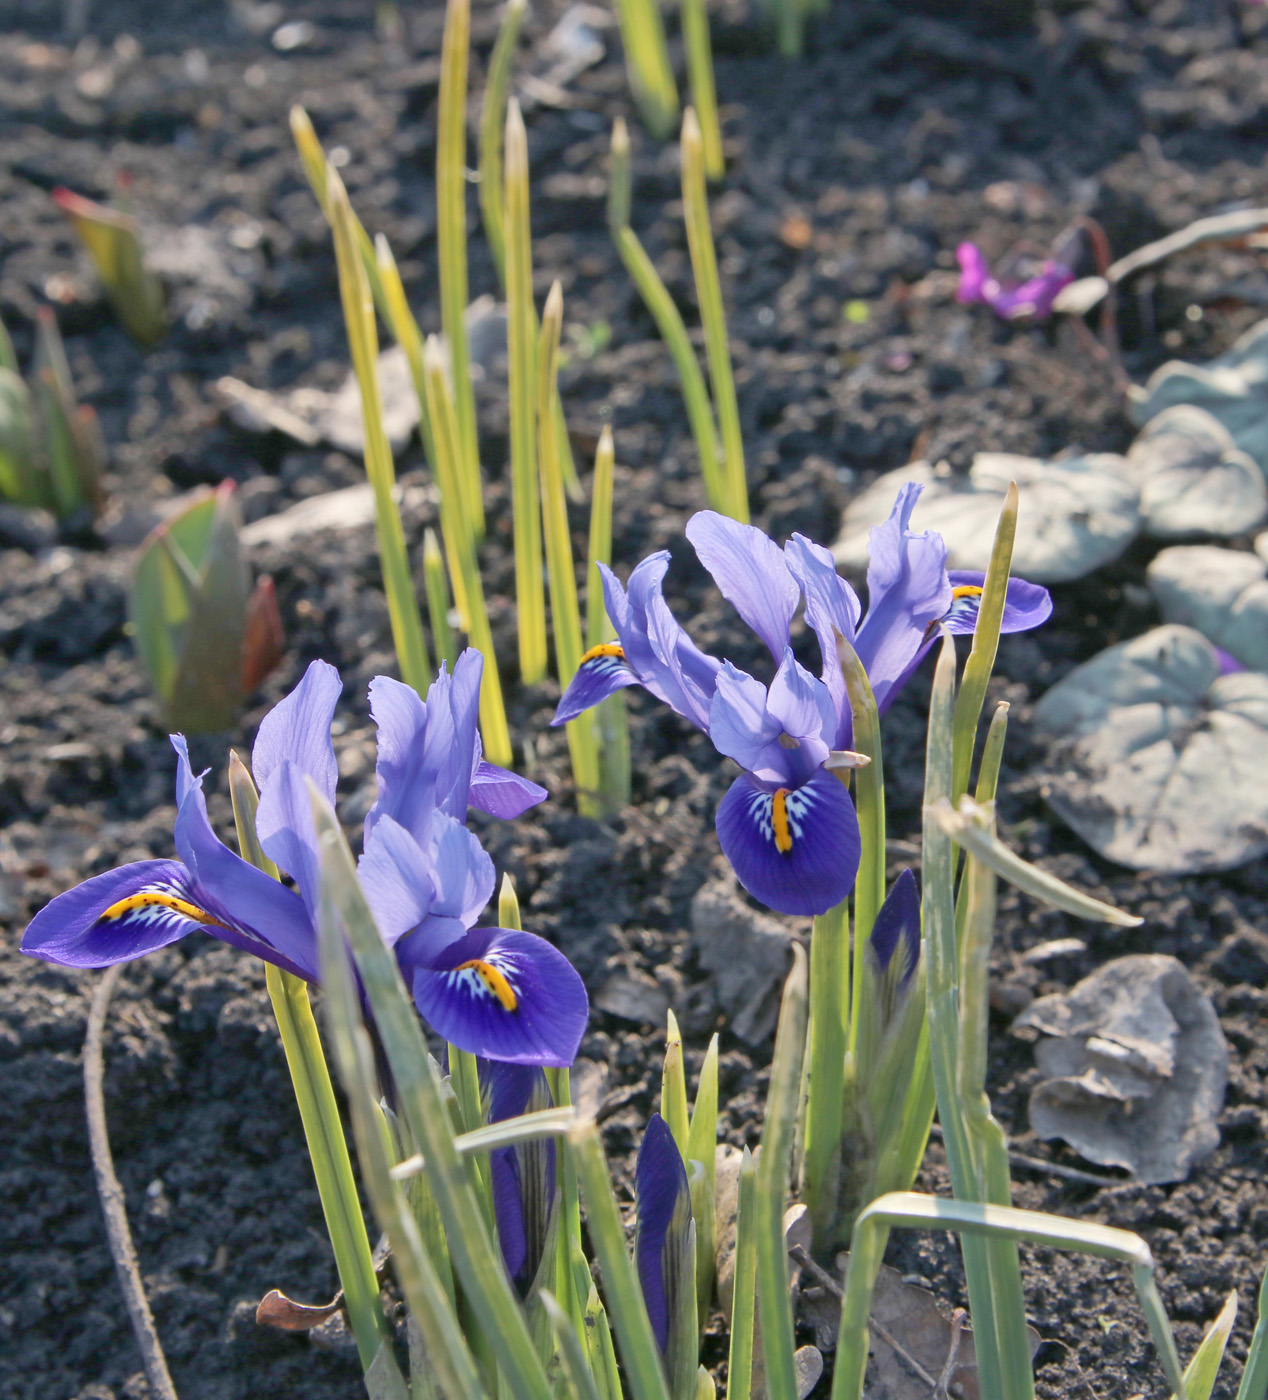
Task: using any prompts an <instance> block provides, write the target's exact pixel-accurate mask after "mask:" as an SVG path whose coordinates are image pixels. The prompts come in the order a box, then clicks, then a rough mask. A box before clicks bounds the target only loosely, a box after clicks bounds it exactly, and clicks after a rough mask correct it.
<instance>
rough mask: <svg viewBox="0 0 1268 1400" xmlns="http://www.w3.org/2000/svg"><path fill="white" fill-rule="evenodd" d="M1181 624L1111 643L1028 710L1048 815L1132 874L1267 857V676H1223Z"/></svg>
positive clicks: (1210, 653) (1197, 636)
mask: <svg viewBox="0 0 1268 1400" xmlns="http://www.w3.org/2000/svg"><path fill="white" fill-rule="evenodd" d="M1220 672H1221V666H1220V657H1219V655H1218V653H1217V652H1216V650H1215V648H1214V647H1213V646H1212V645H1211V643H1210V642H1209V641H1207V639H1206V638H1205V637H1203V636H1202V634H1201V633H1200V632H1196V631H1194V630H1193V629H1192V628H1190V627H1179V626H1175V625H1168V626H1165V627H1156V628H1154V630H1153V631H1151V632H1146V633H1145V635H1144V636H1142V637H1135V638H1133V639H1132V640H1131V641H1129V642H1121V643H1120V644H1119V645H1118V646H1114V647H1110V648H1109V649H1108V650H1107V651H1103V652H1102V653H1101V654H1100V655H1099V656H1096V657H1094V658H1093V659H1092V660H1091V661H1088V662H1086V663H1085V664H1084V665H1082V666H1079V667H1077V668H1076V669H1075V670H1074V671H1072V672H1071V673H1070V674H1069V675H1068V676H1066V677H1065V678H1064V679H1063V680H1061V681H1059V682H1058V683H1057V684H1056V685H1054V686H1053V687H1052V689H1051V690H1050V691H1048V693H1047V694H1046V695H1045V696H1044V697H1043V699H1042V700H1040V702H1039V704H1038V705H1037V706H1036V707H1035V715H1034V722H1035V727H1036V730H1037V731H1038V732H1039V733H1040V734H1041V735H1046V736H1047V737H1048V738H1050V739H1051V740H1052V741H1053V745H1052V751H1051V755H1050V760H1049V773H1048V776H1047V781H1046V783H1045V787H1044V795H1045V796H1046V797H1047V799H1048V802H1049V804H1050V805H1051V806H1052V808H1053V810H1054V811H1055V812H1056V813H1057V814H1058V815H1059V816H1060V817H1061V818H1062V819H1063V820H1064V821H1065V822H1067V823H1068V824H1069V825H1070V826H1071V827H1073V829H1074V830H1075V831H1076V832H1078V834H1079V835H1080V836H1081V837H1082V838H1083V839H1084V840H1085V841H1086V842H1087V843H1088V844H1089V845H1090V846H1092V847H1093V849H1094V850H1096V851H1097V852H1099V853H1100V854H1101V855H1103V856H1105V857H1107V858H1108V859H1109V860H1113V861H1117V862H1118V864H1120V865H1125V866H1128V867H1130V868H1131V869H1134V870H1157V871H1162V872H1166V873H1168V874H1188V873H1192V872H1195V871H1203V870H1228V869H1231V868H1232V867H1234V866H1238V865H1244V864H1245V863H1246V862H1247V861H1251V860H1254V859H1256V858H1258V857H1259V856H1262V855H1264V854H1265V853H1266V852H1268V676H1265V675H1261V674H1260V673H1259V672H1257V671H1240V672H1237V673H1236V674H1233V675H1221V673H1220Z"/></svg>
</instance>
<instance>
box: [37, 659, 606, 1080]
mask: <svg viewBox="0 0 1268 1400" xmlns="http://www.w3.org/2000/svg"><path fill="white" fill-rule="evenodd" d="M482 665H483V659H482V658H481V656H480V654H479V653H478V652H475V651H470V650H469V651H466V652H464V653H463V655H462V656H461V657H460V658H459V659H458V662H457V665H456V666H455V667H454V672H453V675H452V676H450V675H447V674H446V672H445V670H444V668H443V667H442V669H441V672H440V675H439V677H438V678H437V680H436V682H435V684H434V685H433V686H432V688H431V691H430V693H429V696H428V699H427V701H426V702H424V701H423V700H421V699H420V698H419V697H418V695H417V693H416V692H415V691H413V690H412V689H410V687H408V686H405V685H402V684H401V683H400V682H399V681H393V680H390V679H388V678H387V677H384V676H379V677H376V678H375V679H374V681H372V682H371V685H370V701H371V711H372V714H373V717H374V720H375V723H376V725H377V726H378V731H379V732H378V764H377V770H376V771H377V777H378V799H377V801H376V802H375V804H374V806H373V807H372V808H371V810H370V813H369V815H368V816H367V818H366V841H365V851H364V854H363V855H362V858H361V862H360V866H359V872H358V873H359V876H360V879H361V882H362V886H363V888H364V890H365V893H366V897H367V899H368V901H369V903H370V905H371V908H372V909H373V910H374V913H375V916H376V919H377V920H378V922H379V927H380V930H381V931H382V933H383V935H384V937H385V939H386V940H387V941H388V942H389V944H391V945H392V946H393V947H394V949H395V951H396V957H397V962H398V964H399V966H400V968H401V972H402V975H403V976H404V977H405V979H406V983H407V985H409V987H410V989H411V991H412V993H413V996H414V1000H415V1003H416V1004H417V1006H418V1009H419V1011H420V1012H421V1014H422V1015H423V1017H424V1019H425V1020H426V1021H427V1022H428V1023H429V1024H430V1025H431V1026H432V1028H433V1029H434V1030H435V1031H436V1032H437V1033H438V1034H439V1035H441V1036H443V1037H444V1038H445V1039H446V1040H448V1041H449V1042H451V1043H452V1044H454V1045H457V1046H459V1047H460V1048H461V1049H464V1050H469V1051H471V1052H472V1053H473V1054H477V1055H482V1056H484V1057H485V1058H487V1059H498V1060H510V1061H514V1062H517V1063H522V1064H544V1065H567V1064H571V1063H572V1060H573V1058H574V1057H575V1054H576V1050H577V1046H578V1044H579V1043H580V1040H581V1036H582V1034H583V1032H584V1029H585V1023H586V1017H587V1014H588V1004H587V998H586V992H585V988H584V986H583V985H582V982H581V979H580V978H579V977H578V975H577V973H576V971H575V969H574V968H573V967H572V965H571V964H570V963H569V962H568V960H567V959H566V958H565V957H564V956H563V954H562V953H560V952H558V951H557V950H556V949H554V948H552V947H551V945H550V944H549V943H547V942H546V941H545V940H544V939H541V938H537V937H535V936H534V935H533V934H529V933H520V932H518V931H516V930H510V929H498V928H476V927H473V925H474V923H475V920H476V917H477V916H478V915H479V914H480V912H481V911H482V910H483V908H484V906H485V905H486V904H487V903H488V900H489V898H490V896H491V895H492V893H493V881H494V876H493V863H492V861H491V860H490V859H489V857H488V855H487V854H486V853H485V852H484V850H483V849H482V848H481V846H480V843H479V841H478V840H477V839H476V837H475V836H474V835H473V834H472V833H471V832H470V831H468V830H467V827H466V825H465V822H466V817H467V809H468V806H469V805H470V806H475V807H479V808H480V809H481V810H483V811H486V812H490V813H492V814H493V815H495V816H499V817H514V816H518V815H519V814H520V813H522V812H524V811H526V810H527V809H528V808H529V807H531V806H533V805H534V804H535V803H537V802H540V801H542V800H543V799H544V798H545V796H546V792H545V789H543V788H541V787H538V785H537V784H536V783H531V782H529V781H528V780H527V779H524V778H520V777H517V776H516V775H515V774H514V773H509V772H507V771H506V770H505V769H501V768H497V767H495V766H494V765H493V764H490V763H486V762H484V760H483V759H482V758H481V750H480V738H479V734H478V732H477V729H476V711H477V705H478V698H479V689H480V672H481V669H482ZM341 692H342V684H341V682H340V680H339V675H338V672H337V671H336V670H335V669H334V667H333V666H329V665H327V664H326V663H325V662H322V661H314V662H313V663H312V664H311V665H310V666H309V668H308V670H307V671H306V672H305V674H304V677H303V679H302V680H301V681H300V683H299V685H298V686H296V688H295V689H294V690H293V691H292V692H291V693H290V695H288V696H287V697H286V698H285V699H284V700H283V701H282V702H281V703H280V704H278V705H277V706H275V707H274V708H273V709H272V710H271V711H270V712H269V713H268V715H266V716H265V718H264V721H263V722H262V724H261V725H260V730H259V734H258V736H257V738H256V741H255V748H254V750H253V751H252V757H251V765H252V769H253V773H254V777H255V781H256V783H257V785H258V786H259V789H260V804H259V810H258V812H257V814H256V831H257V834H258V836H259V838H260V844H261V846H262V847H263V849H264V851H265V853H266V854H267V855H268V856H269V857H270V859H272V860H273V861H274V862H276V864H277V865H278V866H279V867H280V868H281V869H282V870H283V871H285V872H286V873H287V874H288V875H290V876H291V877H292V879H293V881H294V883H295V889H294V890H291V889H288V888H287V887H286V886H284V885H281V884H279V883H278V882H277V881H276V880H273V879H271V878H270V877H269V876H268V875H266V874H265V873H264V872H263V871H261V870H257V869H256V868H255V867H254V866H253V865H250V864H249V863H248V862H246V861H244V860H242V859H241V858H240V857H239V856H237V855H235V854H234V852H232V851H231V850H230V849H229V848H228V847H227V846H225V845H224V843H223V842H221V841H220V839H219V838H218V837H217V836H216V834H215V832H214V831H213V830H212V827H211V823H210V821H209V820H208V817H207V807H206V802H205V799H204V797H203V792H202V775H200V776H198V777H195V776H194V773H193V770H192V769H191V767H190V764H189V754H188V751H187V749H186V745H185V740H184V738H183V737H182V736H180V735H173V736H172V745H173V747H174V748H175V749H176V755H177V771H176V803H177V816H176V829H175V844H176V852H177V856H178V857H179V858H178V859H177V860H146V861H138V862H136V863H135V864H131V865H124V866H121V867H120V868H119V869H117V870H111V871H107V872H106V873H105V874H104V875H98V876H95V877H94V878H93V879H90V880H86V881H85V882H84V883H83V884H82V885H78V886H76V888H75V889H73V890H68V891H67V892H66V893H65V894H61V895H58V896H57V898H56V899H54V900H52V901H51V902H50V903H49V904H48V905H47V906H46V907H45V908H44V909H42V910H41V911H40V912H39V913H38V914H37V915H36V916H35V918H34V919H33V920H32V921H31V924H30V926H29V927H28V928H27V930H26V933H25V934H24V935H23V939H22V951H23V952H25V953H29V954H30V955H31V956H33V957H37V958H42V959H44V960H45V961H47V962H54V963H60V964H62V965H63V966H68V967H106V966H109V965H111V964H112V963H118V962H126V961H128V960H130V959H132V958H138V957H141V956H143V955H144V954H145V953H149V952H152V951H154V950H155V949H157V948H162V947H166V946H167V944H169V943H174V942H176V941H177V939H180V938H184V937H185V935H186V934H188V933H192V932H193V931H195V930H199V931H201V932H203V933H208V934H211V935H212V937H214V938H219V939H221V940H222V941H224V942H227V943H232V944H234V945H236V946H238V947H241V948H245V949H246V950H247V951H248V952H251V953H254V954H255V955H256V956H257V957H260V958H263V959H264V960H265V961H266V962H270V963H274V964H276V965H277V966H278V967H281V968H283V969H285V970H286V971H287V972H292V973H295V974H296V975H298V976H300V977H303V978H305V979H307V980H308V981H310V982H316V981H317V980H318V978H319V965H318V954H317V935H316V919H317V909H318V902H319V898H320V857H319V853H318V849H317V841H316V833H315V829H314V826H313V819H312V807H311V802H310V799H309V792H308V783H309V782H310V781H311V782H312V784H314V785H315V787H316V788H317V790H318V792H320V793H321V794H322V795H323V796H324V797H325V799H326V800H327V801H328V802H329V803H331V805H332V806H333V803H334V796H335V780H336V777H337V771H338V770H337V767H336V763H335V755H334V749H333V747H332V746H331V742H330V724H331V720H332V719H333V717H334V711H335V705H336V703H337V702H338V699H339V696H340V694H341Z"/></svg>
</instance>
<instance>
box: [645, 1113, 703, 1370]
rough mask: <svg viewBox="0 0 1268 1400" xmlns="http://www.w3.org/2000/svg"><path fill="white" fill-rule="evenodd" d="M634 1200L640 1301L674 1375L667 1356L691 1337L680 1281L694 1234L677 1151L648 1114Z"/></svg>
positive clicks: (660, 1122) (691, 1317) (691, 1314)
mask: <svg viewBox="0 0 1268 1400" xmlns="http://www.w3.org/2000/svg"><path fill="white" fill-rule="evenodd" d="M634 1199H635V1216H636V1220H637V1225H636V1228H635V1234H634V1265H635V1268H636V1269H637V1270H638V1281H639V1284H640V1286H641V1288H642V1292H643V1302H644V1304H645V1306H646V1308H647V1316H648V1319H649V1320H650V1322H651V1324H652V1334H653V1335H654V1336H655V1338H656V1345H657V1346H658V1347H659V1348H660V1352H661V1355H662V1356H663V1357H665V1359H666V1362H667V1364H668V1370H669V1374H670V1375H671V1376H672V1375H675V1374H676V1367H675V1364H674V1358H673V1357H672V1356H671V1355H670V1352H671V1349H673V1348H674V1347H675V1346H676V1345H680V1344H684V1343H687V1342H688V1341H689V1343H690V1345H692V1346H693V1347H694V1345H695V1342H696V1336H695V1330H696V1308H695V1300H694V1297H693V1299H692V1306H691V1308H690V1309H689V1310H687V1311H684V1308H683V1307H682V1303H683V1299H682V1297H681V1294H682V1291H683V1288H682V1281H683V1280H684V1279H685V1278H688V1277H690V1278H692V1279H694V1265H693V1271H692V1272H691V1273H690V1274H688V1271H687V1265H688V1263H689V1262H690V1259H689V1251H690V1249H691V1245H692V1241H693V1240H694V1238H695V1233H694V1223H693V1221H692V1218H691V1191H690V1188H689V1186H688V1182H687V1169H686V1167H685V1165H684V1164H683V1160H682V1154H681V1153H680V1152H679V1151H678V1144H677V1143H676V1142H675V1141H674V1135H673V1133H672V1132H671V1131H670V1128H669V1124H668V1123H666V1122H665V1120H664V1119H663V1118H662V1117H661V1116H660V1114H659V1113H653V1114H652V1116H651V1118H650V1119H648V1122H647V1131H646V1132H645V1133H644V1134H643V1141H642V1142H641V1143H640V1144H639V1149H638V1160H637V1161H636V1162H635V1164H634ZM684 1315H685V1316H686V1318H687V1330H688V1331H689V1332H690V1334H691V1335H690V1338H689V1339H688V1338H685V1337H681V1336H680V1335H679V1334H680V1333H682V1331H683V1330H684V1329H683V1327H682V1326H681V1325H678V1326H675V1323H680V1322H681V1319H682V1318H683V1317H684Z"/></svg>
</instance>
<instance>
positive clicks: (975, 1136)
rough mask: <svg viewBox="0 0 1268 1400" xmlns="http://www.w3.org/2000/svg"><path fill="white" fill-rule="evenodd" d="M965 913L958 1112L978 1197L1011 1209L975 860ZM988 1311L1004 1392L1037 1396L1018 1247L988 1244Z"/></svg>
mask: <svg viewBox="0 0 1268 1400" xmlns="http://www.w3.org/2000/svg"><path fill="white" fill-rule="evenodd" d="M964 878H965V881H966V901H965V905H966V915H965V920H964V934H963V938H962V939H961V945H960V980H959V1022H960V1024H959V1046H958V1053H957V1060H956V1089H957V1099H958V1110H959V1113H960V1116H961V1118H962V1120H963V1123H964V1129H965V1132H966V1134H967V1136H968V1138H969V1141H970V1144H971V1148H972V1152H973V1158H974V1161H975V1163H976V1165H977V1174H978V1187H979V1190H980V1191H981V1197H980V1199H982V1200H985V1201H987V1202H989V1203H990V1204H992V1205H997V1206H1010V1205H1012V1187H1011V1183H1010V1181H1009V1168H1008V1141H1007V1138H1006V1137H1005V1135H1004V1130H1003V1128H1002V1127H1001V1126H1000V1124H999V1122H998V1120H997V1119H996V1118H995V1116H994V1115H993V1114H992V1112H991V1106H990V1100H989V1099H988V1098H987V1095H986V1045H987V1031H988V1027H989V1022H990V1007H989V985H988V984H989V981H990V955H991V941H992V938H993V935H994V930H995V876H994V873H993V872H992V871H991V870H990V869H989V868H988V867H987V866H985V865H983V864H982V863H981V862H980V861H979V860H977V859H976V857H974V856H970V857H969V859H968V861H967V864H966V868H965V873H964ZM986 1254H987V1258H988V1261H989V1273H990V1289H991V1309H992V1313H993V1315H994V1329H995V1336H996V1339H997V1345H998V1347H999V1360H1000V1371H1001V1374H1002V1376H1003V1387H1004V1390H1003V1394H1004V1395H1005V1396H1007V1397H1013V1396H1016V1397H1018V1400H1026V1397H1028V1396H1031V1395H1033V1394H1034V1371H1033V1368H1032V1366H1031V1360H1030V1346H1029V1343H1028V1340H1027V1336H1026V1307H1025V1302H1024V1300H1023V1298H1022V1284H1021V1263H1020V1260H1019V1259H1018V1255H1017V1245H1016V1242H1015V1241H1013V1240H1009V1239H1005V1238H997V1239H990V1240H988V1241H987V1244H986Z"/></svg>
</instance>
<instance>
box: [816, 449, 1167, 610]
mask: <svg viewBox="0 0 1268 1400" xmlns="http://www.w3.org/2000/svg"><path fill="white" fill-rule="evenodd" d="M907 481H918V482H920V483H921V484H922V485H923V487H924V491H923V492H922V494H921V497H920V500H919V502H918V503H917V505H916V508H915V510H914V512H913V513H912V520H911V523H912V528H913V529H915V530H936V531H937V532H938V533H939V534H940V535H941V536H942V538H943V539H944V540H945V541H946V543H947V551H948V558H947V563H948V565H949V567H951V568H953V569H985V568H986V566H987V563H988V562H989V561H990V554H991V545H992V543H993V542H994V539H995V526H996V523H997V522H998V520H999V513H1000V509H1001V508H1002V506H1003V504H1004V493H1005V492H1006V491H1007V489H1008V484H1009V482H1010V481H1015V482H1016V483H1017V487H1018V490H1019V492H1020V496H1021V504H1020V510H1019V512H1018V517H1017V537H1016V541H1015V544H1014V547H1013V572H1014V573H1015V574H1017V575H1018V576H1020V577H1022V578H1026V579H1030V580H1031V581H1032V582H1034V583H1059V582H1063V581H1065V580H1067V579H1075V578H1082V577H1083V575H1084V574H1088V573H1091V572H1092V570H1093V569H1097V568H1099V567H1100V566H1101V565H1102V564H1108V563H1109V562H1110V561H1111V560H1113V559H1117V558H1118V556H1119V555H1120V554H1121V553H1122V552H1123V550H1124V549H1126V548H1127V546H1128V544H1130V543H1131V541H1132V540H1133V539H1134V538H1135V536H1136V535H1137V534H1138V533H1139V530H1140V509H1139V493H1138V491H1137V489H1136V487H1135V486H1133V485H1132V484H1131V483H1130V482H1129V481H1127V480H1126V479H1125V476H1124V473H1123V459H1122V458H1121V457H1119V456H1116V455H1115V454H1113V453H1108V452H1100V453H1094V454H1092V455H1089V456H1082V457H1075V456H1072V457H1062V458H1058V459H1057V460H1055V461H1041V460H1040V459H1039V458H1037V457H1018V456H1013V455H1012V454H1010V453H1004V452H982V453H979V454H978V455H977V456H976V457H975V458H974V459H973V465H972V467H971V468H970V469H969V474H968V476H967V477H954V476H951V475H950V474H949V473H945V472H942V471H939V470H936V469H935V468H933V467H931V466H930V465H929V464H928V463H927V462H915V463H912V464H911V465H910V466H907V467H900V468H899V469H898V470H897V471H893V472H888V473H887V474H886V475H885V476H882V477H881V478H880V479H879V480H877V481H875V482H874V483H873V484H872V485H871V486H870V487H869V488H868V489H867V490H866V491H864V492H863V493H862V494H861V495H860V496H858V497H856V498H855V500H853V501H852V502H851V503H850V505H849V507H848V508H847V510H846V512H845V517H844V519H843V520H842V522H841V535H840V537H839V538H838V540H837V542H836V544H835V545H834V546H833V550H832V552H833V554H834V556H835V557H836V561H837V563H838V564H841V565H843V566H844V567H846V568H848V569H852V570H854V571H856V572H862V571H863V570H864V569H866V567H867V542H868V535H869V533H870V532H871V530H872V528H873V527H874V526H876V525H879V524H880V523H881V522H882V521H883V520H885V519H886V517H887V516H888V515H889V512H890V510H891V509H892V507H893V504H894V499H895V497H896V496H897V495H898V489H899V487H900V486H902V485H903V483H904V482H907Z"/></svg>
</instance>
